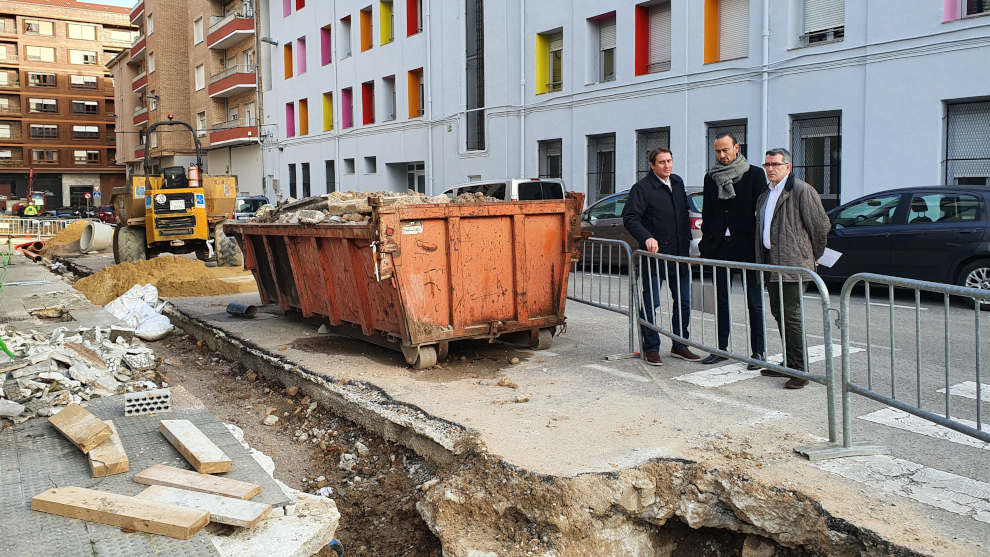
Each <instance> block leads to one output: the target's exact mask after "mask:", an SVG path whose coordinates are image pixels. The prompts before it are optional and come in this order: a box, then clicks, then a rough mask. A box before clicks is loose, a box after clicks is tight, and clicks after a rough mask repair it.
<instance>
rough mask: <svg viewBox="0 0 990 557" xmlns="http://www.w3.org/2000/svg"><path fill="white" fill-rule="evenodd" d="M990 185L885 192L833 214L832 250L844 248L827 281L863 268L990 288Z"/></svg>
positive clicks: (824, 274) (825, 271)
mask: <svg viewBox="0 0 990 557" xmlns="http://www.w3.org/2000/svg"><path fill="white" fill-rule="evenodd" d="M988 207H990V189H987V188H985V187H978V186H931V187H919V188H903V189H894V190H887V191H881V192H877V193H872V194H870V195H867V196H865V197H861V198H859V199H857V200H855V201H852V202H850V203H846V204H845V205H842V206H840V207H837V208H835V209H833V210H831V211H829V212H828V216H829V220H831V223H832V228H831V230H830V231H829V235H828V247H830V248H832V249H834V250H836V251H839V252H842V257H840V258H839V260H838V262H837V263H836V264H835V265H834V266H832V267H823V266H819V267H818V273H819V274H820V275H821V276H822V278H824V279H825V280H829V281H841V280H845V279H846V278H848V277H850V276H852V275H854V274H856V273H878V274H884V275H893V276H897V277H903V278H910V279H919V280H927V281H932V282H941V283H947V284H958V285H962V286H969V287H973V288H982V289H990V218H988Z"/></svg>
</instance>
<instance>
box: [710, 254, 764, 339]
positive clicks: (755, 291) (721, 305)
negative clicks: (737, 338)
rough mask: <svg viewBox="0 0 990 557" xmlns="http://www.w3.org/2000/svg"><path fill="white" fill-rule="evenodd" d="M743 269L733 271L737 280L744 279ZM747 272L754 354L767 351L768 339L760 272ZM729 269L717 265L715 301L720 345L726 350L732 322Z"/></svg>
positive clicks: (750, 336)
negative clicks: (764, 327)
mask: <svg viewBox="0 0 990 557" xmlns="http://www.w3.org/2000/svg"><path fill="white" fill-rule="evenodd" d="M742 272H743V271H740V270H735V271H733V272H732V273H731V275H732V276H733V278H734V279H735V280H737V281H739V280H742V279H741V278H739V277H740V275H741V274H742ZM745 273H746V310H747V311H748V312H749V347H750V349H752V351H753V352H752V353H753V354H765V353H766V341H765V339H764V338H763V290H762V289H761V288H760V272H759V271H745ZM729 276H730V273H729V270H728V269H726V268H724V267H716V269H715V281H716V282H717V284H716V288H715V303H716V304H717V306H718V347H719V348H720V349H722V350H725V349H726V348H727V347H728V346H729V333H730V331H731V330H732V323H731V322H730V319H729V317H731V316H730V315H729V313H730V312H729Z"/></svg>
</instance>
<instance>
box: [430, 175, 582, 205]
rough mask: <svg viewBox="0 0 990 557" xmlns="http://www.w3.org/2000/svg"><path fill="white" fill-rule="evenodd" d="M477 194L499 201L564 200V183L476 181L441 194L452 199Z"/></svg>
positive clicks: (533, 179)
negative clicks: (467, 194)
mask: <svg viewBox="0 0 990 557" xmlns="http://www.w3.org/2000/svg"><path fill="white" fill-rule="evenodd" d="M478 192H481V193H483V194H484V195H485V196H486V197H494V198H495V199H498V200H499V201H539V200H541V199H564V195H565V189H564V182H563V181H561V180H558V179H554V178H526V179H509V178H506V179H504V180H502V179H497V180H478V181H475V182H467V183H465V184H459V185H456V186H453V187H450V188H447V189H446V190H444V192H443V193H444V195H446V196H447V197H449V198H451V199H454V198H455V197H457V196H458V195H461V194H462V193H478Z"/></svg>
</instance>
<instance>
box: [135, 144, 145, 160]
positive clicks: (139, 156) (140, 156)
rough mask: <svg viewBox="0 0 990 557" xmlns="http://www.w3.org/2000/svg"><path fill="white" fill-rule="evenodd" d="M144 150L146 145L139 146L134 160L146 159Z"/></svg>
mask: <svg viewBox="0 0 990 557" xmlns="http://www.w3.org/2000/svg"><path fill="white" fill-rule="evenodd" d="M144 149H145V146H144V145H138V146H137V148H136V149H134V158H136V159H143V158H144Z"/></svg>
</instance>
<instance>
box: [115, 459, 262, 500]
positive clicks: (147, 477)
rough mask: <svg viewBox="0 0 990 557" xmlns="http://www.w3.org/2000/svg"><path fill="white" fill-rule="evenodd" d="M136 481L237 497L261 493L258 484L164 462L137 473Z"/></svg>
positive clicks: (246, 497) (249, 496)
mask: <svg viewBox="0 0 990 557" xmlns="http://www.w3.org/2000/svg"><path fill="white" fill-rule="evenodd" d="M134 481H135V482H137V483H139V484H144V485H167V486H169V487H178V488H181V489H188V490H190V491H199V492H202V493H212V494H214V495H222V496H224V497H234V498H236V499H250V498H252V497H255V496H257V495H258V494H259V493H261V486H260V485H258V484H253V483H248V482H242V481H240V480H232V479H230V478H221V477H217V476H211V475H209V474H200V473H198V472H193V471H191V470H183V469H182V468H175V467H172V466H165V465H164V464H156V465H154V466H152V467H151V468H148V469H147V470H144V471H142V472H140V473H138V474H136V475H135V476H134Z"/></svg>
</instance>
